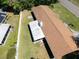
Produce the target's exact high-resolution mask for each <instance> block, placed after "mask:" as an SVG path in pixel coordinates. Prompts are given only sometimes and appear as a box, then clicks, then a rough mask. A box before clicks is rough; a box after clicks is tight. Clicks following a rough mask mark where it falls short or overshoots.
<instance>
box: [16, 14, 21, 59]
mask: <svg viewBox="0 0 79 59" xmlns="http://www.w3.org/2000/svg"><path fill="white" fill-rule="evenodd" d="M21 20H22V12H20V19H19V27H18V36H17V44H16V56H15V59H18V57H19V56H18V54H19V43H20V35H21V33H20V32H21Z"/></svg>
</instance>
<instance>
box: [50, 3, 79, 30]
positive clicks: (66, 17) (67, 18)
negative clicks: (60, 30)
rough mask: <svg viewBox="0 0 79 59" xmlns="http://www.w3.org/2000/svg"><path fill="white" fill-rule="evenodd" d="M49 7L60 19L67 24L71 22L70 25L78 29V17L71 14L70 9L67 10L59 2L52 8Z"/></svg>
mask: <svg viewBox="0 0 79 59" xmlns="http://www.w3.org/2000/svg"><path fill="white" fill-rule="evenodd" d="M50 8H51V9H52V10H53V11H54V12H55V13H56V14H57V15H58V16H59V17H60V19H61V20H63V21H64V22H66V23H67V24H73V26H70V27H71V28H72V29H74V30H76V31H79V18H78V17H76V16H75V15H73V14H72V13H71V12H70V11H68V10H67V9H66V8H65V7H63V6H62V5H61V4H59V3H56V4H54V8H53V7H52V6H51V7H50Z"/></svg>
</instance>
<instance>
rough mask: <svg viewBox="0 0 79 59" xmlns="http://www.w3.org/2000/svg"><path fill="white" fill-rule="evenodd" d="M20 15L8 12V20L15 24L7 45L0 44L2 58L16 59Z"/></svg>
mask: <svg viewBox="0 0 79 59" xmlns="http://www.w3.org/2000/svg"><path fill="white" fill-rule="evenodd" d="M18 19H19V15H14V14H13V13H8V17H7V20H6V22H7V23H9V24H11V26H13V28H12V30H11V32H10V34H9V36H8V38H7V41H6V43H5V45H3V46H0V59H15V52H16V49H15V44H16V40H17V32H18V23H19V20H18Z"/></svg>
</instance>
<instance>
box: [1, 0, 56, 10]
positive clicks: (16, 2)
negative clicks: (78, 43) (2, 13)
mask: <svg viewBox="0 0 79 59" xmlns="http://www.w3.org/2000/svg"><path fill="white" fill-rule="evenodd" d="M56 2H57V0H0V7H4V8H3V9H7V7H11V8H12V9H14V10H15V11H21V10H23V9H31V8H32V7H33V6H38V5H50V4H52V3H56Z"/></svg>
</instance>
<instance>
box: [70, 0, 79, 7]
mask: <svg viewBox="0 0 79 59" xmlns="http://www.w3.org/2000/svg"><path fill="white" fill-rule="evenodd" d="M69 1H71V2H72V3H74V4H76V5H77V6H79V0H69Z"/></svg>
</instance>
